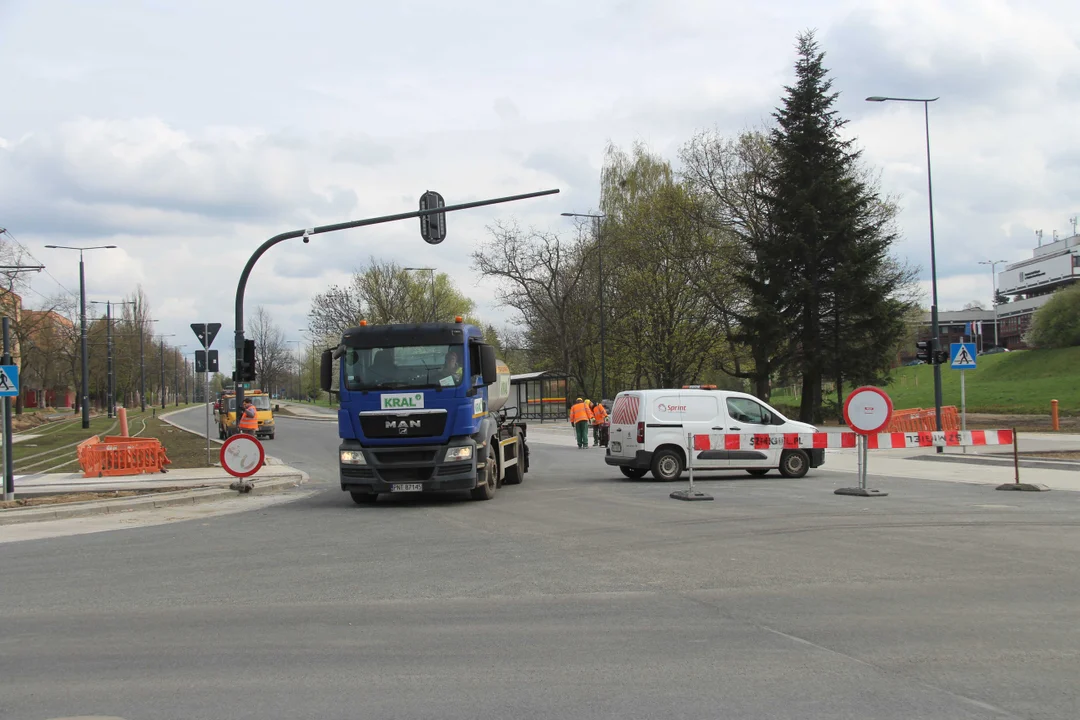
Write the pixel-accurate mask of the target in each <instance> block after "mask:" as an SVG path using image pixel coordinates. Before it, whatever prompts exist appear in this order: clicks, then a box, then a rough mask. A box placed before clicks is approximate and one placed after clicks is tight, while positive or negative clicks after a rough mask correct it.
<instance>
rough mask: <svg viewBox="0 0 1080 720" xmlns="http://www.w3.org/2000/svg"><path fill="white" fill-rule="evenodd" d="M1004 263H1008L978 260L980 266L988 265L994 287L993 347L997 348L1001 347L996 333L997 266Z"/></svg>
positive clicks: (999, 336) (1004, 261) (998, 335)
mask: <svg viewBox="0 0 1080 720" xmlns="http://www.w3.org/2000/svg"><path fill="white" fill-rule="evenodd" d="M1006 262H1008V261H1007V260H980V261H979V264H980V265H989V266H990V281H991V282H992V283H993V286H994V299H993V301H992V302H993V303H994V346H995V347H999V346H1000V345H1001V335H1000V333H999V332H998V301H997V297H998V292H997V266H998V265H1004V264H1005V263H1006Z"/></svg>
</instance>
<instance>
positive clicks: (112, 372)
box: [90, 300, 135, 417]
mask: <svg viewBox="0 0 1080 720" xmlns="http://www.w3.org/2000/svg"><path fill="white" fill-rule="evenodd" d="M90 304H91V305H104V306H105V384H106V389H105V402H106V403H107V404H108V406H109V407H108V416H109V417H113V415H115V414H116V369H115V368H114V367H113V351H112V349H113V342H112V308H113V305H134V304H135V303H134V302H131V301H126V302H114V301H112V300H91V301H90Z"/></svg>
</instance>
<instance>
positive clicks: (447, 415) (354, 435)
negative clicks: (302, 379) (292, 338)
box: [322, 318, 528, 504]
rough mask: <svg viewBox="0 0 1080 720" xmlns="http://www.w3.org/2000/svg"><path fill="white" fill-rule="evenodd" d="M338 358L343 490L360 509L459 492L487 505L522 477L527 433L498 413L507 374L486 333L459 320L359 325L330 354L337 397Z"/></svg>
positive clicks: (325, 361)
mask: <svg viewBox="0 0 1080 720" xmlns="http://www.w3.org/2000/svg"><path fill="white" fill-rule="evenodd" d="M335 360H336V361H337V362H336V364H337V366H338V367H337V372H336V376H337V378H336V379H337V385H338V389H337V392H338V394H339V396H340V399H341V408H340V410H339V411H338V434H339V436H340V438H341V445H340V447H339V461H340V478H341V489H342V490H344V491H347V492H349V493H350V494H351V495H352V498H353V500H354V501H355V502H356V503H358V504H363V503H371V502H374V501H375V499H376V498H377V497H378V495H379V494H380V493H403V492H446V491H456V490H468V491H470V492H471V493H472V495H473V497H474V498H476V499H479V500H487V499H491V497H493V496H494V492H495V490H496V488H498V487H499V486H500V485H502V484H504V483H505V484H516V483H519V482H521V481H522V480H523V479H524V474H525V472H526V470H527V468H528V451H527V448H526V446H525V432H526V427H525V425H523V424H519V423H516V422H513V421H512V420H511V419H509V418H508V417H507V415H506V413H505V412H501V408H502V406H503V404H504V403H505V402H506V399H507V398H508V397H509V393H510V371H509V368H507V367H506V365H505V364H504V363H502V362H500V361H499V360H498V359H496V357H495V353H494V348H493V347H491V346H490V345H488V344H486V343H485V342H484V341H483V334H482V332H481V330H480V328H478V327H475V326H472V325H468V324H465V323H464V322H462V320H461V318H458V319H457V321H456V322H454V323H419V324H402V325H367V324H366V323H364V322H363V321H362V322H361V324H360V326H358V327H355V328H351V329H349V330H347V331H346V332H345V333H344V334H343V335H342V337H341V341H340V344H339V345H338V347H337V348H335V349H333V350H327V351H326V352H324V353H323V356H322V385H323V389H325V390H331V391H332V385H333V384H334V382H333V381H334V376H335V372H334V367H333V366H334V364H335V362H334V361H335Z"/></svg>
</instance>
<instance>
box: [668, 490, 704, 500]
mask: <svg viewBox="0 0 1080 720" xmlns="http://www.w3.org/2000/svg"><path fill="white" fill-rule="evenodd" d="M669 497H671V498H672V499H673V500H712V499H713V496H712V495H706V494H705V493H703V492H698V491H697V490H676V491H675V492H673V493H671V495H670V496H669Z"/></svg>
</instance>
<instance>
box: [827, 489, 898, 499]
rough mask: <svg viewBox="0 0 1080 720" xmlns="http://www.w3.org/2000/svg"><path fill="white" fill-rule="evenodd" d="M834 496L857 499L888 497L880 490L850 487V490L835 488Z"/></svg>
mask: <svg viewBox="0 0 1080 720" xmlns="http://www.w3.org/2000/svg"><path fill="white" fill-rule="evenodd" d="M834 494H836V495H855V496H857V497H888V495H889V493H887V492H881V491H880V490H873V489H870V488H861V487H850V488H837V489H836V491H835V493H834Z"/></svg>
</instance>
